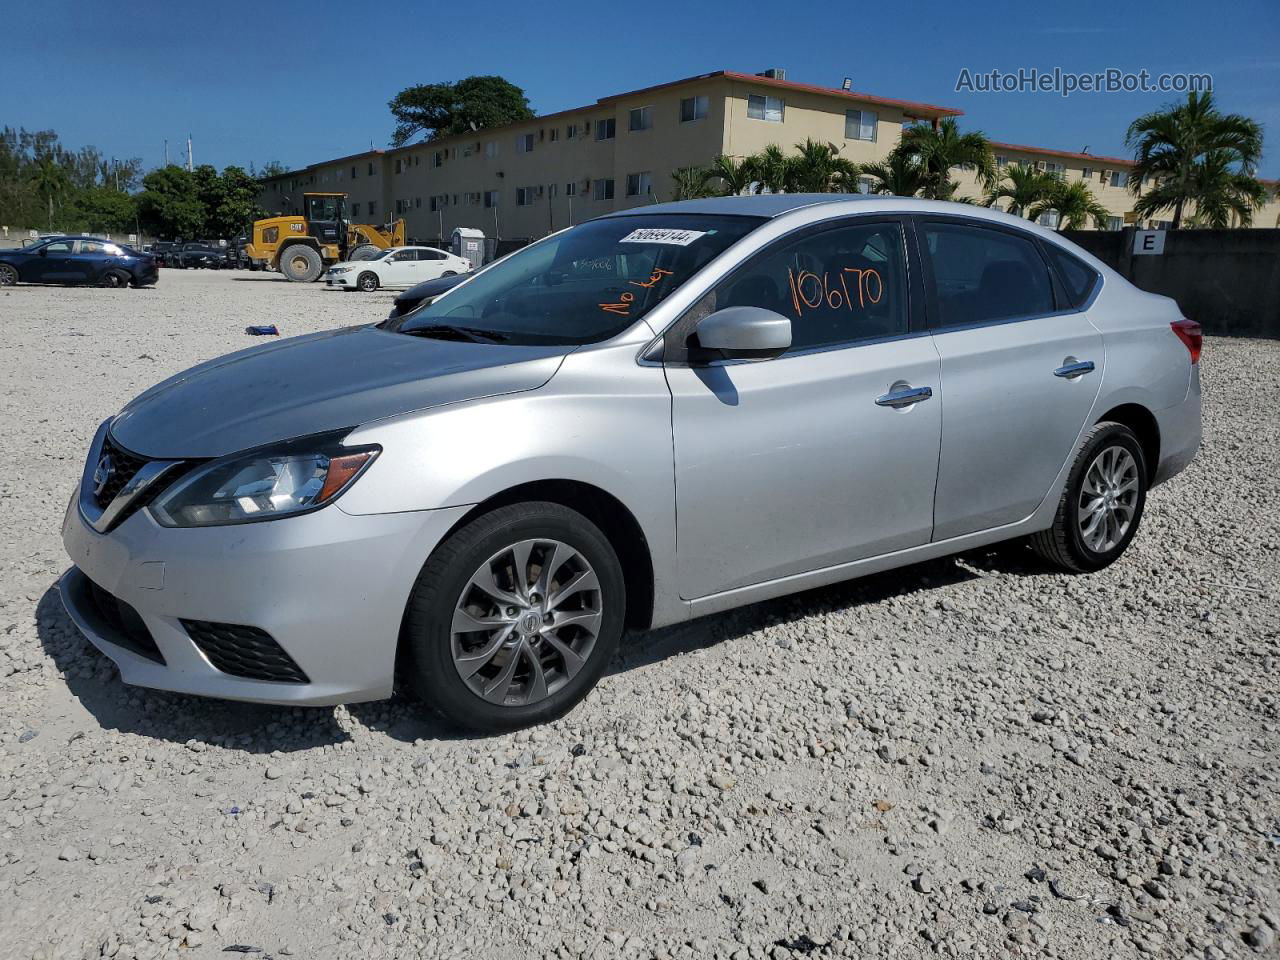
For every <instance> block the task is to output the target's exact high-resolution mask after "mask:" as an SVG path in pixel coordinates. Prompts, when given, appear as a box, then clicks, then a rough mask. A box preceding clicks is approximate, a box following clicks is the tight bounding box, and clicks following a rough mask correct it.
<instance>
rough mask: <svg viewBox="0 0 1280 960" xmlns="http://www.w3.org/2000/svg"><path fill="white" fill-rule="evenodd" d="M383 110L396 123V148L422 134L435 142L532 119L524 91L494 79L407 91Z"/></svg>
mask: <svg viewBox="0 0 1280 960" xmlns="http://www.w3.org/2000/svg"><path fill="white" fill-rule="evenodd" d="M387 106H388V107H390V109H391V115H392V116H393V117H394V118H395V120H396V129H395V133H394V134H392V137H391V143H392V144H393V145H394V146H397V147H400V146H404V145H405V144H406V143H408V142H409V141H410V140H412V139H413V138H414V137H416V136H418V135H419V134H422V133H425V134H427V135H428V138H429V139H435V138H437V137H443V136H447V135H449V134H452V133H465V132H466V131H468V130H481V129H485V128H487V127H500V126H502V125H503V124H507V123H514V122H515V121H517V120H529V119H532V117H533V115H534V114H533V111H532V110H531V109H529V101H528V99H527V98H526V97H525V95H524V91H523V90H521V89H520V88H519V87H517V86H516V85H515V84H513V83H510V82H509V81H507V80H505V79H503V78H502V77H495V76H479V77H467V78H465V79H463V80H459V81H458V82H457V83H426V84H419V85H418V86H414V87H407V88H406V89H404V90H401V91H400V92H399V93H397V94H396V95H395V96H394V97H392V98H391V100H390V102H389V103H388V104H387Z"/></svg>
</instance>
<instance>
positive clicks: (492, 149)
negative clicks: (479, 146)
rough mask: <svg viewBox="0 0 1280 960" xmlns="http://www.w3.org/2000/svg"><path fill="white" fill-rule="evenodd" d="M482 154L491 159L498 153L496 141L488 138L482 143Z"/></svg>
mask: <svg viewBox="0 0 1280 960" xmlns="http://www.w3.org/2000/svg"><path fill="white" fill-rule="evenodd" d="M484 155H485V156H486V157H489V158H490V159H492V158H493V157H496V156H497V155H498V141H497V140H490V141H489V142H488V143H486V144H485V145H484Z"/></svg>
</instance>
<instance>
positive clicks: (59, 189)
mask: <svg viewBox="0 0 1280 960" xmlns="http://www.w3.org/2000/svg"><path fill="white" fill-rule="evenodd" d="M27 177H28V180H29V182H30V183H31V187H32V189H33V190H35V192H36V194H37V196H39V197H40V199H41V200H42V201H43V202H44V203H45V204H46V205H47V206H48V208H49V229H50V230H52V229H53V204H54V201H55V200H56V199H60V198H61V197H62V195H63V194H64V193H66V192H67V191H68V190H69V189H70V187H71V178H70V176H69V175H68V174H67V170H66V167H64V166H63V165H62V164H61V163H59V162H58V158H57V156H56V155H54V154H52V153H46V154H44V155H42V156H39V157H37V158H36V160H35V163H34V164H32V167H31V170H30V172H29V173H28V174H27Z"/></svg>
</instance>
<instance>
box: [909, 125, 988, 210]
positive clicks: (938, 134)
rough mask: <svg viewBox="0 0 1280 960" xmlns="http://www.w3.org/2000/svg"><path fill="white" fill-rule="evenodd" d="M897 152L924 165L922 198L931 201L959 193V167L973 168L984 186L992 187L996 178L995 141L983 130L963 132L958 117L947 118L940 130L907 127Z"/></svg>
mask: <svg viewBox="0 0 1280 960" xmlns="http://www.w3.org/2000/svg"><path fill="white" fill-rule="evenodd" d="M894 149H895V150H900V151H902V153H903V155H904V156H906V157H909V158H911V159H912V160H915V161H916V162H917V163H919V164H920V166H921V168H922V169H923V170H924V173H925V185H924V187H923V188H922V190H921V195H922V196H923V197H925V198H926V199H929V200H946V199H949V198H950V197H951V196H952V195H953V194H954V193H955V189H956V187H955V184H954V183H953V182H952V180H951V171H952V169H953V168H955V167H968V168H971V169H973V170H974V172H975V173H977V175H978V180H979V182H980V183H983V184H987V185H990V183H991V181H992V180H993V179H994V178H995V158H994V157H993V156H992V154H991V141H989V140H988V139H987V138H986V136H985V135H984V134H983V133H982V132H980V131H976V130H975V131H971V132H970V133H961V132H960V125H959V124H958V123H956V121H955V118H954V117H946V118H944V119H943V120H941V121H939V123H938V126H937V127H932V126H926V125H924V124H913V125H911V126H908V127H903V129H902V141H901V142H900V143H899V144H898V146H897V147H895V148H894Z"/></svg>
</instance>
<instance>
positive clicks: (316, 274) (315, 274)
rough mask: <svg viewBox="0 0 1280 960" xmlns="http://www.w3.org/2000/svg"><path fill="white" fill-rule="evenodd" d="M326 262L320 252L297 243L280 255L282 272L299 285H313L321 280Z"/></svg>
mask: <svg viewBox="0 0 1280 960" xmlns="http://www.w3.org/2000/svg"><path fill="white" fill-rule="evenodd" d="M322 269H324V261H322V260H321V259H320V252H319V251H318V250H313V249H312V248H311V247H308V246H306V245H304V244H301V243H295V244H294V245H293V246H291V247H290V248H289V249H287V250H286V251H285V252H284V253H282V254H281V255H280V272H281V273H283V274H284V275H285V276H286V277H288V278H289V279H290V280H294V281H296V282H298V283H312V282H313V281H315V280H318V279H319V278H320V271H321V270H322Z"/></svg>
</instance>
